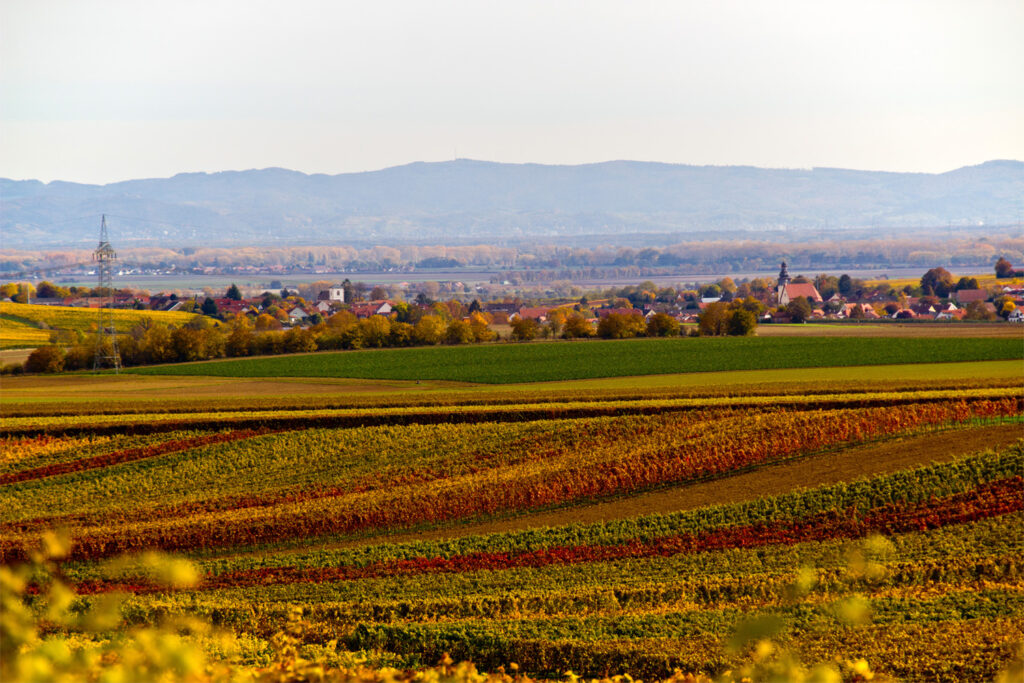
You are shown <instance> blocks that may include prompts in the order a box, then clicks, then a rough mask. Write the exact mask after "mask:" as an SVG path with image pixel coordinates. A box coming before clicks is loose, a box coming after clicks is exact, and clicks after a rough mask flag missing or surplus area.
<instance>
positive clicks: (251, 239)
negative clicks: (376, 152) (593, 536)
mask: <svg viewBox="0 0 1024 683" xmlns="http://www.w3.org/2000/svg"><path fill="white" fill-rule="evenodd" d="M0 200H2V204H0V232H2V234H3V246H4V247H6V248H46V247H72V246H93V243H94V242H95V241H96V234H97V229H98V224H99V216H100V214H101V213H106V214H107V215H108V216H109V224H110V230H111V240H112V241H113V242H114V243H115V246H116V245H123V246H147V245H151V246H163V245H166V246H176V247H180V246H187V245H217V246H228V245H246V244H253V245H265V246H268V245H273V244H387V243H388V242H421V243H443V242H453V243H454V242H463V243H465V242H467V241H468V242H490V243H493V242H496V241H503V240H523V239H531V238H541V237H550V238H566V237H571V236H577V237H581V236H585V235H609V234H611V235H623V234H640V233H645V234H648V235H649V234H652V233H654V234H667V233H673V234H675V233H692V234H695V235H700V236H701V238H702V239H711V238H714V237H715V236H722V235H727V234H728V233H729V231H762V230H765V231H767V230H780V229H781V230H817V231H825V232H826V234H825V235H822V236H827V233H828V232H831V231H840V230H844V229H852V228H859V229H869V230H885V231H887V232H890V233H891V231H892V230H891V229H900V228H922V227H928V226H947V225H950V224H952V225H954V226H966V225H972V226H977V225H979V224H980V223H985V224H990V225H991V224H1002V225H1007V224H1013V223H1018V222H1019V221H1020V220H1021V215H1022V213H1024V162H1020V161H988V162H985V163H983V164H980V165H978V166H968V167H964V168H960V169H957V170H955V171H950V172H948V173H939V174H929V173H889V172H878V171H854V170H846V169H837V168H814V169H809V170H806V169H766V168H754V167H750V166H684V165H674V164H660V163H649V162H637V161H610V162H606V163H599V164H586V165H581V166H546V165H540V164H502V163H492V162H484V161H473V160H468V159H459V160H455V161H447V162H438V163H423V162H420V163H414V164H408V165H406V166H397V167H394V168H387V169H383V170H380V171H371V172H365V173H346V174H341V175H333V176H330V175H323V174H314V175H307V174H304V173H299V172H297V171H289V170H285V169H280V168H268V169H263V170H251V171H225V172H222V173H209V174H208V173H182V174H179V175H176V176H174V177H173V178H159V179H147V180H129V181H125V182H119V183H111V184H109V185H84V184H78V183H69V182H62V181H54V182H50V183H42V182H39V181H36V180H21V181H18V180H8V179H0Z"/></svg>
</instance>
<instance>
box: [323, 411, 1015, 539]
mask: <svg viewBox="0 0 1024 683" xmlns="http://www.w3.org/2000/svg"><path fill="white" fill-rule="evenodd" d="M1020 438H1024V425H1021V424H1007V425H994V426H988V427H977V428H969V429H957V430H950V431H945V432H937V433H930V434H920V435H916V436H907V437H897V438H893V439H887V440H885V441H882V442H877V443H871V444H865V445H859V446H851V447H849V448H845V449H843V450H840V451H838V452H835V451H834V452H830V453H823V454H821V455H816V456H812V457H809V458H803V459H800V460H794V461H791V462H785V463H779V464H776V465H768V466H765V467H762V468H760V469H757V470H754V471H752V472H745V473H743V474H737V475H735V476H731V477H726V478H724V479H717V480H714V481H708V482H701V483H697V484H690V485H687V486H679V487H674V488H671V489H664V490H660V491H651V492H649V493H643V494H640V495H637V496H632V497H629V498H621V499H616V500H611V501H607V502H602V503H595V504H592V505H586V506H581V507H572V508H565V509H559V510H551V511H546V512H539V513H534V514H526V515H521V516H518V517H513V518H510V519H501V520H494V521H488V522H479V523H475V524H466V525H459V526H454V527H445V528H440V529H430V530H426V531H419V532H408V533H399V534H393V535H388V536H375V537H370V538H361V539H358V540H353V541H349V542H345V543H341V544H338V545H337V546H336V547H345V546H354V545H370V544H374V543H382V542H387V543H399V542H403V541H433V540H441V539H448V538H458V537H461V536H473V535H477V534H490V533H497V532H507V531H521V530H524V529H533V528H538V527H547V526H561V525H564V524H592V523H596V522H603V521H608V520H613V519H623V518H629V517H638V516H640V515H649V514H653V513H670V512H680V511H683V510H691V509H694V508H699V507H704V506H706V505H715V504H718V503H736V502H742V501H746V500H755V499H757V498H759V497H762V496H776V495H780V494H784V493H789V492H790V491H793V490H795V489H800V488H813V487H816V486H824V485H827V484H835V483H838V482H841V481H852V480H854V479H858V478H860V477H870V476H874V475H878V474H887V473H890V472H895V471H897V470H901V469H908V468H911V467H918V466H921V465H927V464H930V463H933V462H945V461H948V460H952V459H953V458H955V457H957V456H960V455H965V454H968V453H974V452H977V451H981V450H985V449H986V448H994V447H998V446H1006V445H1009V444H1012V443H1013V442H1015V441H1016V440H1017V439H1020Z"/></svg>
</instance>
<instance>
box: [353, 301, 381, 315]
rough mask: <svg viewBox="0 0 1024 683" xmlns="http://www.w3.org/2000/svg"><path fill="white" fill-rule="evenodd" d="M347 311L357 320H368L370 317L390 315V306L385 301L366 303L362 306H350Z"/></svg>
mask: <svg viewBox="0 0 1024 683" xmlns="http://www.w3.org/2000/svg"><path fill="white" fill-rule="evenodd" d="M349 310H350V311H352V315H354V316H355V317H357V318H369V317H370V316H371V315H387V314H389V313H391V304H390V303H389V302H387V301H368V302H366V303H363V304H352V307H351V308H350V309H349Z"/></svg>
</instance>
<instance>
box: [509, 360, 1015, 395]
mask: <svg viewBox="0 0 1024 683" xmlns="http://www.w3.org/2000/svg"><path fill="white" fill-rule="evenodd" d="M980 377H1006V378H1017V379H1019V380H1020V381H1021V382H1024V362H1021V361H1019V360H989V361H964V362H960V363H908V364H902V365H865V366H856V367H824V368H786V369H781V370H726V371H719V372H700V373H676V374H667V375H641V376H635V377H604V378H600V379H580V380H569V381H563V382H537V383H532V384H526V385H517V386H516V387H514V388H510V389H512V390H519V389H522V390H523V391H536V390H543V389H626V388H640V387H644V388H655V387H679V386H687V387H693V386H708V385H715V386H721V385H736V384H770V383H784V382H836V381H861V382H866V381H872V380H878V381H887V382H897V381H902V380H932V379H975V378H980Z"/></svg>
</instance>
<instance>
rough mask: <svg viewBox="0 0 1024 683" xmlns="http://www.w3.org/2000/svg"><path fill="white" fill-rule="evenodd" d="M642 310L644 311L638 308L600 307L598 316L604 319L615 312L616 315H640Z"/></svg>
mask: <svg viewBox="0 0 1024 683" xmlns="http://www.w3.org/2000/svg"><path fill="white" fill-rule="evenodd" d="M642 312H643V311H640V310H639V309H636V308H599V309H597V317H598V318H601V319H604V318H607V317H608V316H610V315H612V314H613V313H614V314H615V315H625V316H630V315H640V314H641V313H642Z"/></svg>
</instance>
